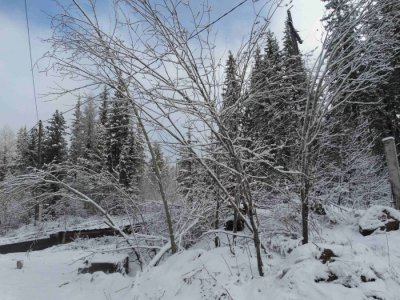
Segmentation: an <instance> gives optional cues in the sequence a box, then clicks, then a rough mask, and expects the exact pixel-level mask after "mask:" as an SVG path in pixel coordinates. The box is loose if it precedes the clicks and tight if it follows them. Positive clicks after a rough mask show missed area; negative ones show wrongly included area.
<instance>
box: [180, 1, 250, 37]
mask: <svg viewBox="0 0 400 300" xmlns="http://www.w3.org/2000/svg"><path fill="white" fill-rule="evenodd" d="M247 1H248V0H243V1H242V2H240V3H239V4H237V5H235V6H234V7H232V8H231V9H230V10H228V11H227V12H226V13H224V14H223V15H221V16H220V17H219V18H217V19H215V20H214V21H212V22H211V23H210V24H208V25H207V26H206V27H204V28H203V29H201V30H199V31H196V32H195V33H193V34H192V35H191V36H190V37H189V38H188V40H190V39H192V38H194V37H195V36H197V35H199V34H200V33H202V32H203V31H205V30H207V29H208V28H210V27H211V26H213V25H214V24H215V23H217V22H218V21H219V20H221V19H222V18H225V17H226V16H227V15H229V14H230V13H232V12H233V11H234V10H236V9H237V8H238V7H240V6H242V5H243V4H245V3H246V2H247Z"/></svg>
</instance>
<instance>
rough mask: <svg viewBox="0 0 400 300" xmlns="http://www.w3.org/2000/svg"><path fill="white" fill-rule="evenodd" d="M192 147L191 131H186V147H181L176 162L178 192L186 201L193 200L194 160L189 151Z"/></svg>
mask: <svg viewBox="0 0 400 300" xmlns="http://www.w3.org/2000/svg"><path fill="white" fill-rule="evenodd" d="M191 147H192V140H191V130H190V128H189V130H188V138H187V147H182V149H181V151H180V157H179V158H178V162H177V169H178V176H177V182H178V185H179V186H178V191H179V192H180V193H181V194H182V195H183V196H184V197H186V198H187V199H188V201H192V200H193V185H194V181H195V180H196V178H195V175H194V167H195V160H194V157H193V153H192V152H191V151H190V150H189V149H191Z"/></svg>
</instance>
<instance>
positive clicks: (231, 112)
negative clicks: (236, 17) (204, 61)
mask: <svg viewBox="0 0 400 300" xmlns="http://www.w3.org/2000/svg"><path fill="white" fill-rule="evenodd" d="M222 97H223V105H222V111H221V122H222V125H223V126H224V129H225V130H227V131H228V135H229V136H230V138H231V139H235V138H236V137H237V136H238V134H239V130H240V122H241V112H240V110H241V106H240V102H239V101H240V99H239V98H240V82H239V78H238V74H237V66H236V61H235V58H234V57H233V54H232V53H231V52H229V56H228V60H227V62H226V68H225V82H224V90H223V94H222Z"/></svg>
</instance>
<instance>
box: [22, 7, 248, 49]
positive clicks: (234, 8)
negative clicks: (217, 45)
mask: <svg viewBox="0 0 400 300" xmlns="http://www.w3.org/2000/svg"><path fill="white" fill-rule="evenodd" d="M25 1H26V0H25ZM247 1H248V0H243V1H242V2H240V3H239V4H237V5H236V6H234V7H232V8H231V9H230V10H228V11H227V12H226V13H224V14H223V15H221V16H220V17H219V18H217V19H215V20H214V21H212V22H211V23H210V24H208V25H207V26H206V27H204V28H203V29H202V30H200V31H196V32H195V33H193V34H192V35H191V36H190V37H189V38H188V41H189V40H191V39H192V38H194V37H195V36H197V35H199V34H200V33H202V32H203V31H204V30H207V29H208V28H210V27H211V26H212V25H214V24H215V23H217V22H218V21H219V20H221V19H222V18H224V17H226V16H227V15H229V14H230V13H232V12H233V11H234V10H236V9H237V8H238V7H240V6H242V5H243V4H245V3H246V2H247Z"/></svg>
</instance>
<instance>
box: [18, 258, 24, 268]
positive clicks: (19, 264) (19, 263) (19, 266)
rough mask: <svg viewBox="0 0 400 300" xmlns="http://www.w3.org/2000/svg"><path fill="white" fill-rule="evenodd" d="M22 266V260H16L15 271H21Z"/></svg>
mask: <svg viewBox="0 0 400 300" xmlns="http://www.w3.org/2000/svg"><path fill="white" fill-rule="evenodd" d="M23 266H24V261H22V260H17V269H18V270H21V269H22V267H23Z"/></svg>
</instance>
